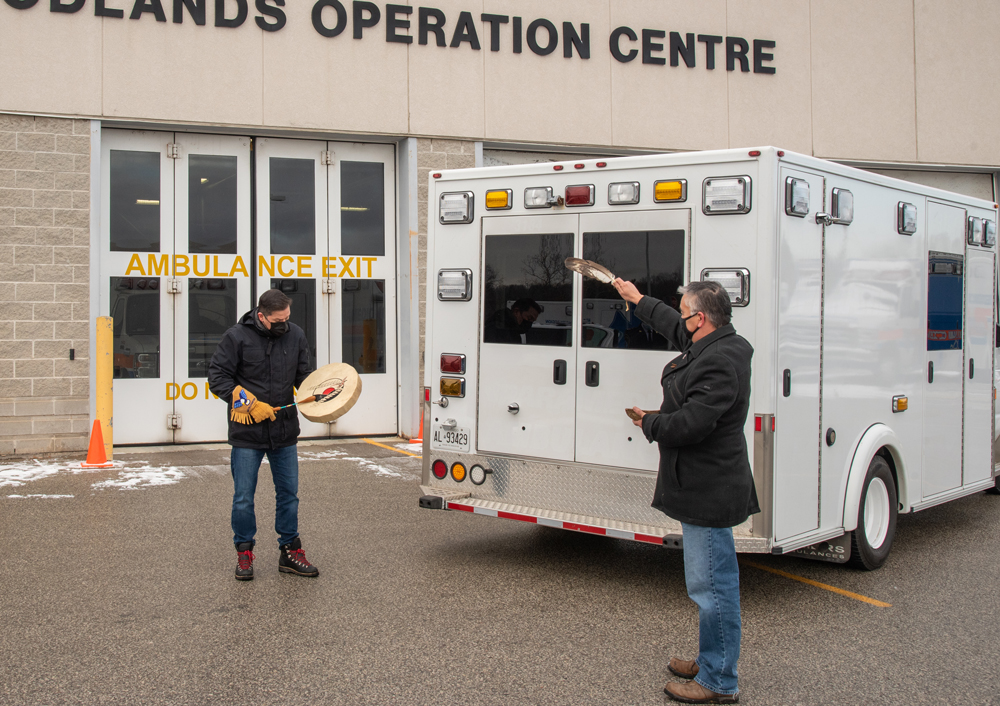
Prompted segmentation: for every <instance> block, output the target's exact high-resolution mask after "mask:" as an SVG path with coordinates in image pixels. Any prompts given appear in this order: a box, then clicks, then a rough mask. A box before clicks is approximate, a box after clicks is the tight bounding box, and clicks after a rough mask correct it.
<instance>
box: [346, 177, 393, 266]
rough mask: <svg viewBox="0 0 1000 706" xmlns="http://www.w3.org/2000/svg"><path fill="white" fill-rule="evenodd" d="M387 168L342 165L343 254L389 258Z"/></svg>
mask: <svg viewBox="0 0 1000 706" xmlns="http://www.w3.org/2000/svg"><path fill="white" fill-rule="evenodd" d="M384 170H385V167H384V166H383V165H382V163H381V162H341V163H340V250H341V253H342V254H344V255H385V177H384Z"/></svg>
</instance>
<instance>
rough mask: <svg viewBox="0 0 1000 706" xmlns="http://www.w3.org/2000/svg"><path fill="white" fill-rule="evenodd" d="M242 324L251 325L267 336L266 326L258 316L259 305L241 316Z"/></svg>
mask: <svg viewBox="0 0 1000 706" xmlns="http://www.w3.org/2000/svg"><path fill="white" fill-rule="evenodd" d="M240 324H242V325H243V326H249V327H250V328H252V329H253V330H254V331H256V332H257V333H259V334H260V335H261V336H265V337H266V336H267V329H266V328H264V324H262V323H261V322H260V319H258V318H257V307H254V308H253V309H251V310H250V311H248V312H247V313H245V314H244V315H243V316H241V317H240Z"/></svg>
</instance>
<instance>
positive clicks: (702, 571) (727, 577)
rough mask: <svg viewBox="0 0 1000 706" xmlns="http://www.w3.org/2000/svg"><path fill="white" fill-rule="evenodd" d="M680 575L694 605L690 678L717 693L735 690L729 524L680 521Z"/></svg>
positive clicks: (736, 628)
mask: <svg viewBox="0 0 1000 706" xmlns="http://www.w3.org/2000/svg"><path fill="white" fill-rule="evenodd" d="M682 526H683V528H684V579H685V581H686V582H687V592H688V597H690V598H691V600H692V601H694V602H695V604H696V605H697V606H698V676H696V677H695V679H694V680H695V681H696V682H698V683H699V684H701V685H702V686H703V687H705V688H706V689H710V690H712V691H714V692H716V693H717V694H735V693H736V692H737V691H738V690H739V689H738V687H737V678H736V662H737V660H739V658H740V635H741V633H742V628H741V624H740V568H739V564H737V562H736V544H735V543H734V541H733V530H732V528H728V527H727V528H718V527H699V526H697V525H689V524H683V525H682Z"/></svg>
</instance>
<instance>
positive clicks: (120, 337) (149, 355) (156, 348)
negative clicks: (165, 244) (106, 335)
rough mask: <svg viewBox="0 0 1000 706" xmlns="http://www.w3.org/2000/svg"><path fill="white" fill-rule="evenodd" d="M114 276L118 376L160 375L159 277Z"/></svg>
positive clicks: (112, 288)
mask: <svg viewBox="0 0 1000 706" xmlns="http://www.w3.org/2000/svg"><path fill="white" fill-rule="evenodd" d="M110 280H111V316H112V318H113V322H112V333H113V338H114V343H113V347H114V356H113V357H114V377H115V378H158V377H160V280H159V278H158V277H111V278H110Z"/></svg>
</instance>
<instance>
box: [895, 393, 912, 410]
mask: <svg viewBox="0 0 1000 706" xmlns="http://www.w3.org/2000/svg"><path fill="white" fill-rule="evenodd" d="M909 406H910V401H909V400H908V399H907V398H906V396H905V395H896V396H895V397H893V398H892V411H893V412H905V411H906V410H907V409H908V408H909Z"/></svg>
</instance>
